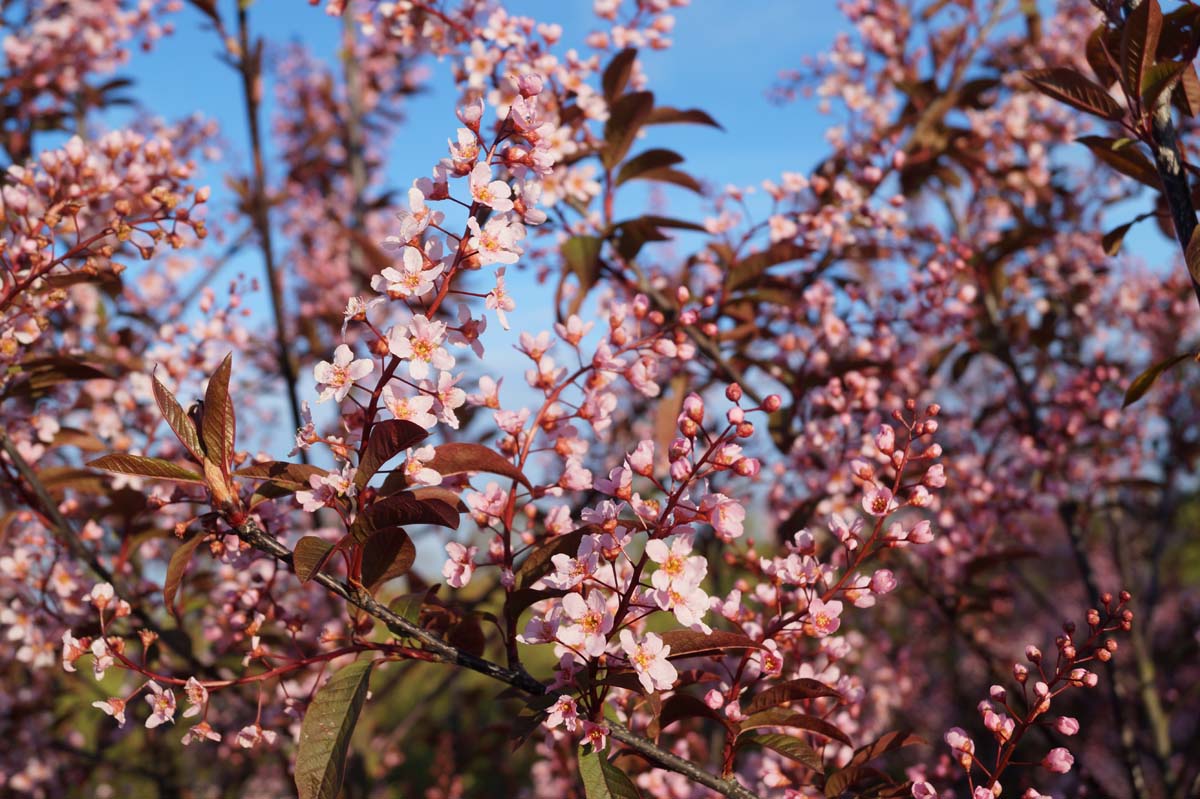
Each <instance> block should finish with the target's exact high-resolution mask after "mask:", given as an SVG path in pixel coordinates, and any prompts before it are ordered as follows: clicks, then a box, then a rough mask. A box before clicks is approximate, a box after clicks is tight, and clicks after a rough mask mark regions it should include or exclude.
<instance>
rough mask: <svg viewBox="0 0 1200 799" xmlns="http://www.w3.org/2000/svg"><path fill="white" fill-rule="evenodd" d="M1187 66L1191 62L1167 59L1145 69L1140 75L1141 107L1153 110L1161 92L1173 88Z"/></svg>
mask: <svg viewBox="0 0 1200 799" xmlns="http://www.w3.org/2000/svg"><path fill="white" fill-rule="evenodd" d="M1189 66H1191V64H1188V63H1184V62H1180V61H1167V62H1165V63H1162V64H1155V65H1154V66H1152V67H1150V68H1149V69H1148V70H1146V74H1145V75H1143V76H1142V108H1144V109H1145V110H1146V111H1153V110H1154V106H1156V105H1158V100H1159V98H1160V97H1162V95H1163V93H1164V92H1168V91H1172V90H1174V88H1175V85H1176V84H1177V83H1178V82H1179V76H1180V75H1182V74H1183V72H1184V70H1185V69H1187V68H1188V67H1189Z"/></svg>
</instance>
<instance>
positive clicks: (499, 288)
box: [483, 266, 517, 330]
mask: <svg viewBox="0 0 1200 799" xmlns="http://www.w3.org/2000/svg"><path fill="white" fill-rule="evenodd" d="M483 304H484V306H486V307H487V308H488V309H489V310H492V311H495V312H496V318H497V319H499V320H500V326H501V327H503V328H504V329H505V330H508V316H507V315H506V314H505V312H506V311H511V310H513V309H514V308H516V307H517V303H516V300H514V299H513V298H512V297H511V296H509V294H508V290H507V289H505V287H504V267H503V266H502V267H500V268H499V269H497V270H496V287H495V288H494V289H492V290H491V291H490V292H488V295H487V297H486V298H484V301H483Z"/></svg>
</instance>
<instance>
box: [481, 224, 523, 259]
mask: <svg viewBox="0 0 1200 799" xmlns="http://www.w3.org/2000/svg"><path fill="white" fill-rule="evenodd" d="M467 228H468V229H469V230H470V231H471V236H470V238H469V239H468V240H467V244H468V246H470V247H471V249H473V250H475V252H477V253H478V254H479V263H480V264H481V265H483V266H487V265H488V264H515V263H516V262H517V256H519V255H520V254H521V253H522V252H523V250H522V249H521V248H520V247H519V246H517V241H519V240H520V239H522V238H524V235H525V231H524V228H523V227H522V226H521V225H520V224H519V223H513V222H511V221H510V220H508V219H506V218H505V217H503V216H499V217H492V218H491V219H489V220H488V221H487V223H486V224H485V225H484V226H483V227H482V228H480V227H479V222H477V221H476V220H475V217H471V218H470V219H468V220H467Z"/></svg>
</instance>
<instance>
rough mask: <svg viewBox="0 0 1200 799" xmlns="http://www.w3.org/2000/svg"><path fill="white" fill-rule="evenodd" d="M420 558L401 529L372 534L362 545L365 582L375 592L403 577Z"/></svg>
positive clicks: (390, 528) (387, 528) (410, 540)
mask: <svg viewBox="0 0 1200 799" xmlns="http://www.w3.org/2000/svg"><path fill="white" fill-rule="evenodd" d="M416 559H417V548H416V547H415V546H414V545H413V542H412V539H411V538H410V537H409V535H408V533H406V532H404V530H403V529H402V528H400V527H386V528H384V529H382V530H376V531H375V532H373V533H371V537H370V538H368V539H367V541H366V543H365V544H363V557H362V583H363V585H365V586H367V588H369V589H372V590H374V589H375V588H376V587H378V586H380V585H382V584H383V583H385V582H387V581H388V580H393V579H395V578H397V577H403V576H404V575H405V574H408V572H409V570H410V569H412V565H413V562H414V561H415V560H416Z"/></svg>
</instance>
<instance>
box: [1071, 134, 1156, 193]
mask: <svg viewBox="0 0 1200 799" xmlns="http://www.w3.org/2000/svg"><path fill="white" fill-rule="evenodd" d="M1076 141H1077V142H1079V143H1080V144H1083V145H1086V146H1087V148H1088V149H1089V150H1091V151H1092V154H1093V155H1095V156H1096V157H1097V158H1099V159H1100V160H1101V161H1103V162H1104V163H1106V164H1108V165H1109V166H1110V167H1112V168H1113V169H1115V170H1117V171H1118V172H1120V173H1121V174H1122V175H1127V176H1129V177H1131V178H1133V179H1134V180H1136V181H1138V182H1139V183H1141V184H1142V185H1144V186H1149V187H1150V188H1152V189H1154V190H1156V191H1157V190H1159V189H1160V188H1161V187H1162V183H1161V182H1159V179H1158V170H1157V169H1155V168H1154V164H1152V163H1151V162H1150V159H1149V158H1147V157H1146V155H1145V154H1144V153H1142V151H1141V150H1139V149H1138V148H1137V143H1136V142H1134V141H1132V140H1130V139H1119V140H1118V139H1110V138H1107V137H1105V136H1081V137H1079V138H1078V139H1076Z"/></svg>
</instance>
